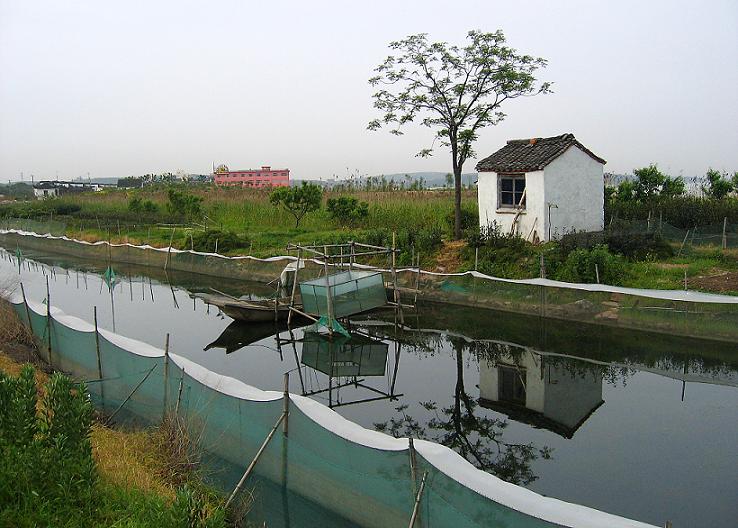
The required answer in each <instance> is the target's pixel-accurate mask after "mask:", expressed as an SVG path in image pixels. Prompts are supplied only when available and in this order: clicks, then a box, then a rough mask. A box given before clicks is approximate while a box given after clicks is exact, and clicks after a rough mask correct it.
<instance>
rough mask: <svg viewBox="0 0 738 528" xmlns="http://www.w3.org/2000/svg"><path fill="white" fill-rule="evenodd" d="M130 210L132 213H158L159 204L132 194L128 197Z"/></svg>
mask: <svg viewBox="0 0 738 528" xmlns="http://www.w3.org/2000/svg"><path fill="white" fill-rule="evenodd" d="M128 210H129V211H131V212H132V213H149V214H150V213H156V212H158V211H159V206H158V205H156V203H155V202H153V201H151V200H144V199H142V198H141V197H140V196H132V197H131V198H129V199H128Z"/></svg>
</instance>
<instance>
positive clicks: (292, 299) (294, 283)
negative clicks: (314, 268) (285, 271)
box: [287, 249, 302, 326]
mask: <svg viewBox="0 0 738 528" xmlns="http://www.w3.org/2000/svg"><path fill="white" fill-rule="evenodd" d="M300 257H302V249H298V250H297V262H296V263H295V275H294V276H293V277H292V295H291V296H290V311H289V313H288V314H287V326H289V325H290V324H291V323H292V311H293V310H294V308H295V294H296V293H297V273H298V272H299V271H300Z"/></svg>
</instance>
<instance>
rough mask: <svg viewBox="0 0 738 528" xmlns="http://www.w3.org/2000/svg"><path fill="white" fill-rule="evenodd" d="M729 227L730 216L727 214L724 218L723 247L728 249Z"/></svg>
mask: <svg viewBox="0 0 738 528" xmlns="http://www.w3.org/2000/svg"><path fill="white" fill-rule="evenodd" d="M727 228H728V217H727V216H726V217H725V218H723V249H728V234H727V232H726V231H727Z"/></svg>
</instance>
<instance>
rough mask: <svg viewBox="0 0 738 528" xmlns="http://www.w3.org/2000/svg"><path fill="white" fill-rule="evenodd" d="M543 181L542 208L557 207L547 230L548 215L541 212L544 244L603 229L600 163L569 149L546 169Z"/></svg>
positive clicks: (602, 182) (553, 210) (580, 152)
mask: <svg viewBox="0 0 738 528" xmlns="http://www.w3.org/2000/svg"><path fill="white" fill-rule="evenodd" d="M543 180H544V186H545V191H544V204H543V205H544V208H545V209H546V210H547V209H548V206H547V205H546V202H551V203H554V204H556V205H557V206H558V208H552V209H551V226H548V211H546V212H545V220H544V223H545V224H546V228H545V234H546V238H545V239H546V240H549V239H550V238H558V237H560V236H561V235H563V234H564V233H566V232H568V231H572V230H577V231H600V230H601V229H603V227H604V221H605V212H604V203H605V186H604V185H605V182H604V165H603V164H602V163H600V162H598V161H595V160H594V159H592V158H591V157H590V156H589V155H587V154H585V153H584V152H583V151H582V150H580V149H579V148H577V147H576V146H573V145H572V146H571V147H569V149H568V150H567V151H566V152H564V153H563V154H562V155H561V156H559V157H558V158H556V159H555V160H554V161H552V162H551V163H549V164H548V165H547V166H546V168H545V170H544V175H543ZM549 234H550V236H549ZM542 238H543V237H542Z"/></svg>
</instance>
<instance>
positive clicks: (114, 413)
mask: <svg viewBox="0 0 738 528" xmlns="http://www.w3.org/2000/svg"><path fill="white" fill-rule="evenodd" d="M155 368H156V365H154V366H153V367H151V369H149V371H148V372H147V373H146V375H145V376H144V377H143V379H142V380H141V381H139V382H138V385H136V386H135V387H133V390H132V391H131V393H130V394H129V395H128V396H126V399H125V400H123V403H121V404H120V405H119V406H118V408H117V409H116V410H115V411H113V414H111V415H110V416H109V417H108V419H107V420H105V424H106V425H107V424H109V423H110V422H111V420H112V419H113V417H114V416H115V415H116V414H118V411H120V410H121V409H122V408H123V406H124V405H125V404H126V403H128V400H130V399H131V397H132V396H133V394H134V393H135V392H136V391H137V390H138V388H139V387H140V386H141V385H143V384H144V381H146V380H147V379H148V377H149V375H150V374H151V373H152V372H154V369H155Z"/></svg>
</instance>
